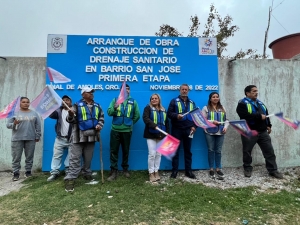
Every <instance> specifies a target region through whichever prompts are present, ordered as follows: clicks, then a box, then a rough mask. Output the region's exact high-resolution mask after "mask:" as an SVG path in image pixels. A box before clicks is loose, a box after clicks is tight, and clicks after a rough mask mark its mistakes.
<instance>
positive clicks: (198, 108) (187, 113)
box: [181, 107, 199, 116]
mask: <svg viewBox="0 0 300 225" xmlns="http://www.w3.org/2000/svg"><path fill="white" fill-rule="evenodd" d="M196 109H199V107H196V108H194V109H192V110H191V111H189V112H186V113H184V114H181V115H182V116H186V115H187V114H189V113H191V112H193V111H195V110H196Z"/></svg>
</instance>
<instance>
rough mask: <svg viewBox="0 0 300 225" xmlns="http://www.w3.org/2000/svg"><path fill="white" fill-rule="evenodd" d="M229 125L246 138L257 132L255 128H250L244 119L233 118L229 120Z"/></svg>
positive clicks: (255, 134)
mask: <svg viewBox="0 0 300 225" xmlns="http://www.w3.org/2000/svg"><path fill="white" fill-rule="evenodd" d="M229 123H230V125H231V126H232V127H233V128H234V129H235V130H236V131H237V132H239V133H240V134H241V135H243V136H245V137H246V138H250V137H252V136H257V135H258V132H257V131H256V130H251V129H250V128H249V126H248V124H247V122H246V120H234V121H229Z"/></svg>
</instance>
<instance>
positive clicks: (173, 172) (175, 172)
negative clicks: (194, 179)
mask: <svg viewBox="0 0 300 225" xmlns="http://www.w3.org/2000/svg"><path fill="white" fill-rule="evenodd" d="M177 173H178V171H177V170H174V171H172V173H171V176H170V178H173V179H176V177H177Z"/></svg>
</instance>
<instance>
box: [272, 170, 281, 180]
mask: <svg viewBox="0 0 300 225" xmlns="http://www.w3.org/2000/svg"><path fill="white" fill-rule="evenodd" d="M269 175H270V176H271V177H275V178H277V179H283V175H282V173H279V172H278V171H277V170H275V171H273V172H270V173H269Z"/></svg>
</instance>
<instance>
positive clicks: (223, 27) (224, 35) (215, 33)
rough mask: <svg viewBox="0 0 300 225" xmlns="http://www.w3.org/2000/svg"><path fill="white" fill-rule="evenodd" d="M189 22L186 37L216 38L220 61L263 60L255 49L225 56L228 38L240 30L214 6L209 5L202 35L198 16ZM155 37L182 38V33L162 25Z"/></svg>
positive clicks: (229, 17) (192, 17) (230, 18)
mask: <svg viewBox="0 0 300 225" xmlns="http://www.w3.org/2000/svg"><path fill="white" fill-rule="evenodd" d="M190 20H191V22H192V25H191V26H190V27H189V33H188V35H187V37H216V38H217V50H218V57H219V58H220V59H232V58H238V59H242V58H251V59H261V58H263V56H262V55H261V54H257V50H255V49H246V50H242V49H241V50H240V51H238V52H237V53H236V54H235V56H229V55H225V52H226V51H227V46H228V43H227V40H228V38H230V37H233V36H234V34H235V32H237V31H238V30H239V29H240V28H239V27H238V26H237V25H232V21H233V19H232V17H231V16H229V15H226V16H225V17H224V18H222V17H221V15H220V14H219V12H218V11H217V9H216V8H215V6H214V4H211V5H210V11H209V15H208V18H207V22H206V24H205V25H204V31H203V33H202V35H200V34H199V30H200V22H199V18H198V16H197V15H195V16H191V18H190ZM215 24H218V29H216V28H215ZM155 35H156V36H161V37H182V36H183V33H181V32H179V31H178V30H177V29H176V28H174V27H172V26H170V25H168V24H163V25H161V26H160V28H159V31H158V32H156V33H155Z"/></svg>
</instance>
